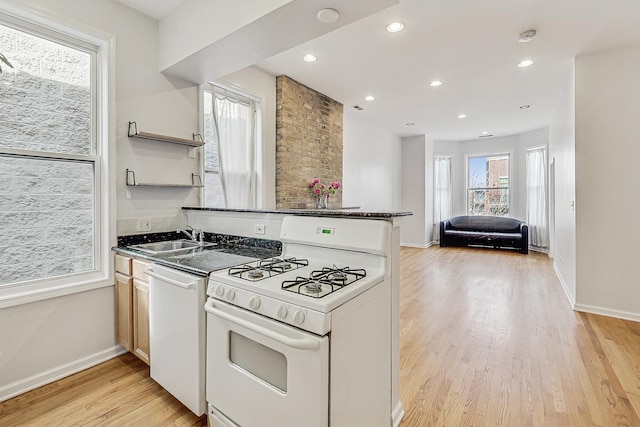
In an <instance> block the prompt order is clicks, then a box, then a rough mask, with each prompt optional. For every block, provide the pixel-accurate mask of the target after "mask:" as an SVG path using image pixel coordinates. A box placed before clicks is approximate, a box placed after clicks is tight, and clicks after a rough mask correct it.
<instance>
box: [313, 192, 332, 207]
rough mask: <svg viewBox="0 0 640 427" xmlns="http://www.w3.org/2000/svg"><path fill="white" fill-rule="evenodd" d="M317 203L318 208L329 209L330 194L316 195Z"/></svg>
mask: <svg viewBox="0 0 640 427" xmlns="http://www.w3.org/2000/svg"><path fill="white" fill-rule="evenodd" d="M315 205H316V209H327V208H328V207H329V196H328V195H326V194H325V195H322V196H316V200H315Z"/></svg>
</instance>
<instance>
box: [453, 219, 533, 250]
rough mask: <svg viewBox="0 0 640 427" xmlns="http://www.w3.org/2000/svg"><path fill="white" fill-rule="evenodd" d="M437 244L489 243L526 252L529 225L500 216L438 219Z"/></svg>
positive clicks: (487, 244)
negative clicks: (438, 237) (438, 240)
mask: <svg viewBox="0 0 640 427" xmlns="http://www.w3.org/2000/svg"><path fill="white" fill-rule="evenodd" d="M440 246H442V247H444V246H491V247H494V248H510V249H517V250H518V251H519V252H520V253H523V254H527V253H529V227H528V226H527V224H526V223H524V222H523V221H520V220H518V219H515V218H506V217H500V216H479V215H473V216H456V217H453V218H449V219H447V220H445V221H442V222H440Z"/></svg>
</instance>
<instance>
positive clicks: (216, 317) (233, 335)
mask: <svg viewBox="0 0 640 427" xmlns="http://www.w3.org/2000/svg"><path fill="white" fill-rule="evenodd" d="M205 310H206V311H207V381H206V397H207V401H208V402H209V403H210V404H211V405H212V406H213V407H214V408H215V409H216V410H217V411H219V412H220V413H221V414H222V415H223V416H224V417H226V418H228V419H229V420H231V421H233V423H235V424H238V425H240V426H242V427H262V426H264V427H273V426H279V427H299V426H305V427H314V426H317V427H326V426H327V425H328V417H329V339H328V338H327V337H326V336H325V337H319V336H317V335H314V334H311V333H308V332H304V331H301V330H299V329H296V328H293V327H291V326H289V325H286V324H283V323H280V322H277V321H274V320H271V319H269V318H266V317H263V316H260V315H257V314H254V313H251V312H250V311H247V310H244V309H241V308H238V307H235V306H233V305H230V304H226V303H224V302H222V301H218V300H214V299H212V298H209V299H208V300H207V303H206V304H205ZM231 425H233V424H231Z"/></svg>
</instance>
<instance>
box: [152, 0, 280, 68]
mask: <svg viewBox="0 0 640 427" xmlns="http://www.w3.org/2000/svg"><path fill="white" fill-rule="evenodd" d="M290 1H291V0H260V1H255V0H235V1H233V2H228V1H224V0H213V1H211V0H209V1H201V0H187V1H185V2H184V3H182V4H181V5H180V6H178V7H177V8H176V9H174V10H173V11H172V12H171V13H169V14H168V15H167V16H166V17H164V18H163V19H162V20H161V23H160V27H161V31H160V39H159V40H160V45H161V46H162V52H161V55H160V58H159V59H160V61H159V67H160V69H165V68H167V67H169V66H171V65H173V64H175V63H176V62H179V61H181V60H183V59H184V58H186V57H188V56H189V55H192V54H194V53H196V52H197V51H199V50H200V49H203V48H204V47H206V46H208V45H210V44H213V43H215V42H217V41H218V40H220V39H222V38H223V37H225V36H227V35H229V34H231V33H233V32H234V31H237V30H239V29H240V28H242V27H244V26H246V25H248V24H250V23H251V22H253V21H255V20H256V19H258V18H260V17H262V16H264V15H266V14H268V13H269V12H271V11H273V10H274V9H277V8H279V7H281V6H283V5H285V4H287V3H289V2H290ZM220 11H224V13H220ZM157 66H158V65H157ZM215 77H217V76H215Z"/></svg>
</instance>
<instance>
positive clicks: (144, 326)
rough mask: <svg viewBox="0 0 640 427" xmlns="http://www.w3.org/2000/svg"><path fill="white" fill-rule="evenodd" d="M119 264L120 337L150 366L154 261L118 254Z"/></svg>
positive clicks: (117, 312)
mask: <svg viewBox="0 0 640 427" xmlns="http://www.w3.org/2000/svg"><path fill="white" fill-rule="evenodd" d="M115 265H116V274H115V287H116V291H115V294H116V336H117V340H118V343H119V344H120V345H122V346H123V347H125V348H126V349H127V350H129V351H130V352H132V353H133V354H135V355H136V356H138V358H140V359H141V360H142V361H143V362H145V363H146V364H147V365H148V364H149V363H150V357H149V356H150V355H149V277H148V276H147V274H146V273H145V272H144V270H146V269H147V268H148V267H149V265H150V263H149V262H147V261H143V260H140V259H136V258H129V257H125V256H122V255H119V254H116V261H115Z"/></svg>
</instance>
